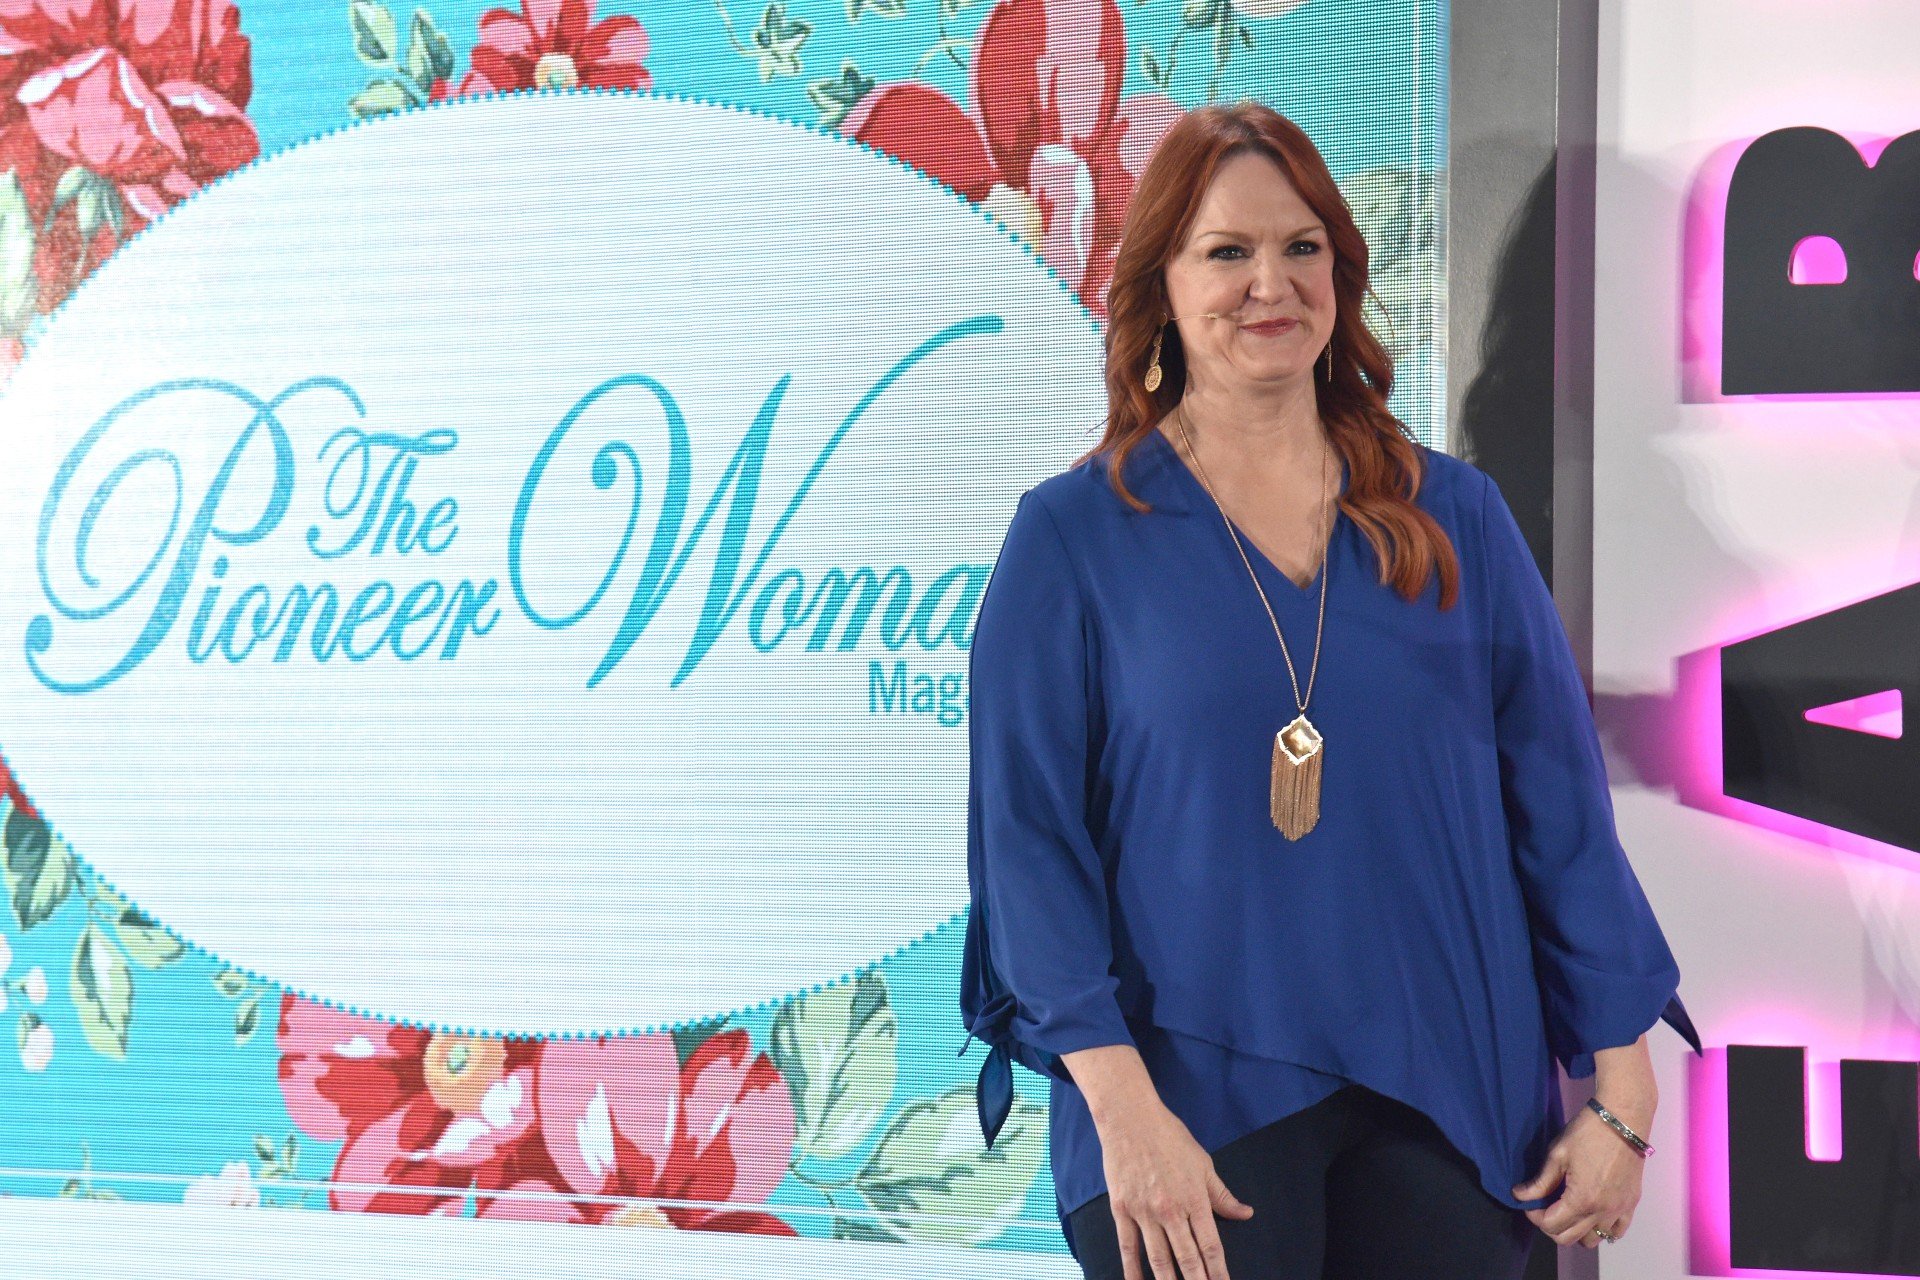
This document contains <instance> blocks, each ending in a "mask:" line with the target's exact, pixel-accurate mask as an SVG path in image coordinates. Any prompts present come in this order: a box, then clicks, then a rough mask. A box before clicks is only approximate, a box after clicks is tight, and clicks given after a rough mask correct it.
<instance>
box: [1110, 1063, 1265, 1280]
mask: <svg viewBox="0 0 1920 1280" xmlns="http://www.w3.org/2000/svg"><path fill="white" fill-rule="evenodd" d="M1099 1135H1100V1150H1101V1157H1102V1161H1103V1163H1104V1165H1105V1167H1106V1174H1107V1196H1108V1199H1109V1201H1110V1202H1111V1205H1112V1208H1113V1222H1114V1226H1115V1228H1116V1229H1117V1230H1118V1231H1119V1234H1120V1261H1121V1265H1122V1268H1123V1269H1124V1273H1125V1276H1126V1280H1147V1277H1148V1276H1149V1275H1151V1276H1152V1278H1153V1280H1229V1277H1228V1275H1227V1259H1226V1251H1225V1250H1224V1249H1222V1248H1221V1246H1220V1231H1219V1229H1218V1227H1216V1226H1215V1225H1214V1221H1213V1216H1214V1214H1216V1213H1218V1214H1221V1215H1223V1216H1225V1217H1229V1218H1235V1219H1239V1220H1241V1221H1244V1220H1246V1219H1247V1218H1251V1217H1252V1216H1253V1206H1252V1205H1248V1204H1243V1203H1241V1202H1240V1201H1239V1200H1237V1199H1235V1198H1234V1195H1233V1193H1232V1192H1231V1191H1229V1190H1228V1189H1227V1185H1226V1184H1225V1183H1224V1182H1222V1181H1221V1180H1220V1175H1219V1174H1218V1173H1216V1172H1215V1171H1214V1167H1213V1157H1212V1156H1211V1155H1209V1154H1208V1153H1207V1149H1206V1148H1205V1147H1203V1146H1201V1145H1200V1144H1199V1142H1198V1141H1196V1140H1195V1139H1194V1136H1193V1134H1192V1132H1191V1131H1189V1130H1188V1128H1187V1126H1186V1125H1185V1124H1183V1123H1181V1120H1180V1117H1178V1116H1176V1115H1174V1114H1173V1112H1172V1111H1170V1110H1168V1109H1167V1106H1166V1104H1165V1103H1163V1102H1160V1101H1159V1100H1158V1099H1154V1100H1152V1101H1150V1102H1143V1103H1142V1104H1141V1105H1138V1106H1134V1107H1130V1108H1128V1109H1126V1110H1124V1111H1122V1112H1120V1113H1119V1114H1116V1115H1114V1116H1112V1117H1110V1118H1108V1120H1107V1122H1106V1123H1105V1124H1103V1125H1100V1126H1099ZM1143 1253H1144V1254H1145V1255H1146V1258H1147V1262H1148V1264H1150V1265H1151V1267H1152V1270H1151V1272H1148V1271H1146V1270H1143V1269H1142V1266H1141V1255H1142V1254H1143ZM1176 1263H1178V1266H1179V1269H1178V1270H1175V1264H1176Z"/></svg>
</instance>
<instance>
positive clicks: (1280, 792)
mask: <svg viewBox="0 0 1920 1280" xmlns="http://www.w3.org/2000/svg"><path fill="white" fill-rule="evenodd" d="M1326 754H1327V753H1326V744H1325V742H1324V741H1323V740H1322V739H1321V737H1320V731H1319V730H1318V729H1315V728H1314V727H1313V722H1312V721H1310V720H1308V719H1307V717H1306V714H1305V713H1304V712H1303V713H1301V714H1300V715H1299V716H1296V717H1295V718H1294V720H1293V722H1292V723H1290V724H1288V725H1287V727H1286V728H1284V729H1282V730H1280V732H1278V733H1276V734H1274V735H1273V791H1272V796H1271V798H1270V800H1269V807H1270V809H1271V812H1272V816H1273V825H1274V826H1276V827H1278V828H1280V834H1281V835H1283V836H1285V837H1286V838H1287V839H1289V840H1298V839H1299V838H1300V837H1301V836H1303V835H1305V834H1307V832H1309V831H1311V830H1313V828H1314V826H1315V824H1317V823H1318V822H1319V821H1320V766H1321V763H1322V761H1323V760H1324V759H1325V758H1326Z"/></svg>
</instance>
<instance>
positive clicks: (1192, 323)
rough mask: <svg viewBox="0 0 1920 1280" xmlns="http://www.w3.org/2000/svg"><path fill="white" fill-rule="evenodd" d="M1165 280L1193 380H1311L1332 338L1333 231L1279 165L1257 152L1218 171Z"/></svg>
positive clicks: (1206, 383)
mask: <svg viewBox="0 0 1920 1280" xmlns="http://www.w3.org/2000/svg"><path fill="white" fill-rule="evenodd" d="M1166 286H1167V299H1168V301H1169V302H1170V303H1171V304H1172V305H1171V311H1172V314H1173V315H1174V316H1175V317H1179V319H1178V327H1179V331H1180V340H1181V342H1182V344H1183V347H1184V349H1185V351H1186V357H1187V377H1188V381H1189V385H1191V386H1199V387H1210V388H1211V387H1220V388H1223V389H1229V390H1232V389H1241V388H1244V387H1245V386H1246V384H1249V383H1259V384H1268V385H1271V384H1273V383H1284V382H1287V381H1289V380H1293V379H1302V378H1304V379H1308V380H1311V379H1312V378H1313V376H1314V362H1315V361H1316V360H1318V359H1320V358H1321V353H1322V352H1323V351H1324V350H1325V349H1326V345H1327V340H1328V339H1329V338H1330V337H1331V336H1332V334H1333V317H1334V296H1333V246H1332V242H1331V240H1330V239H1329V238H1328V236H1327V229H1326V227H1325V226H1324V225H1322V223H1321V221H1320V219H1319V217H1318V216H1317V215H1316V214H1315V213H1314V211H1313V209H1312V207H1311V206H1310V205H1308V204H1307V202H1306V201H1305V200H1303V199H1301V197H1300V193H1299V191H1297V190H1296V189H1295V188H1294V185H1293V183H1292V182H1290V181H1289V180H1288V179H1287V176H1286V174H1285V173H1283V172H1282V171H1281V169H1280V166H1279V165H1277V164H1275V163H1274V162H1273V161H1272V160H1270V159H1268V158H1267V157H1266V156H1264V155H1260V154H1259V153H1257V152H1242V153H1241V154H1239V155H1236V156H1233V157H1232V158H1231V159H1229V160H1227V161H1226V162H1225V163H1223V164H1222V165H1221V166H1220V168H1219V169H1218V170H1217V171H1216V172H1215V173H1214V177H1213V181H1212V183H1211V184H1209V185H1208V187H1207V190H1206V192H1205V194H1204V195H1202V197H1201V199H1200V207H1199V209H1198V210H1197V211H1196V213H1195V216H1194V220H1193V228H1192V230H1191V231H1190V232H1189V233H1188V235H1187V239H1186V241H1185V243H1183V244H1181V245H1178V246H1177V247H1176V248H1175V250H1174V253H1173V257H1172V259H1171V260H1170V261H1169V262H1168V263H1167V267H1166ZM1203 311H1212V312H1217V313H1220V314H1221V315H1223V316H1225V317H1226V318H1225V319H1206V318H1203V317H1201V316H1200V315H1199V314H1198V313H1199V312H1203Z"/></svg>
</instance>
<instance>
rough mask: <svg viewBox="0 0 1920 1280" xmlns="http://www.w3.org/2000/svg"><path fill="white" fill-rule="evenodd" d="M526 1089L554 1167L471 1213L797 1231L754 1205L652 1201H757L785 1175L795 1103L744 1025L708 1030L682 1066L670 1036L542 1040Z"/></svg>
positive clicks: (688, 1227)
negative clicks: (571, 1198) (512, 1194)
mask: <svg viewBox="0 0 1920 1280" xmlns="http://www.w3.org/2000/svg"><path fill="white" fill-rule="evenodd" d="M534 1097H535V1102H536V1106H537V1109H538V1112H539V1116H540V1136H541V1140H542V1142H543V1143H544V1145H545V1148H546V1154H547V1155H548V1156H549V1157H550V1158H551V1161H552V1169H551V1171H550V1175H549V1176H548V1177H546V1178H539V1177H531V1178H527V1179H524V1180H522V1181H520V1182H518V1183H516V1184H515V1185H514V1187H513V1190H514V1191H516V1192H532V1193H538V1194H539V1195H540V1196H542V1197H544V1198H541V1199H534V1198H531V1197H530V1198H528V1199H515V1198H501V1199H495V1200H493V1201H492V1202H491V1203H489V1204H487V1205H486V1207H484V1208H483V1209H482V1210H481V1216H483V1217H493V1218H522V1219H541V1220H545V1221H565V1222H589V1223H599V1224H604V1225H609V1226H653V1227H672V1228H678V1229H679V1230H682V1231H733V1232H745V1233H752V1234H757V1235H785V1236H791V1235H797V1234H798V1233H797V1232H796V1231H795V1230H794V1229H793V1228H792V1227H791V1226H789V1225H787V1224H786V1223H785V1222H782V1221H781V1220H780V1219H779V1218H777V1217H775V1216H773V1215H772V1214H770V1213H763V1212H760V1211H758V1210H752V1209H729V1210H713V1209H708V1208H692V1207H688V1206H685V1205H678V1204H662V1203H659V1202H660V1201H673V1200H697V1201H708V1202H733V1203H740V1202H742V1201H748V1202H753V1203H764V1202H765V1201H766V1199H767V1197H768V1196H769V1195H771V1194H772V1193H773V1190H774V1188H775V1187H777V1186H778V1185H779V1184H780V1181H781V1179H782V1178H784V1177H785V1176H786V1171H787V1165H788V1162H789V1160H790V1159H791V1158H792V1153H793V1143H794V1119H793V1101H792V1098H791V1097H790V1096H789V1094H788V1090H787V1084H786V1081H785V1080H784V1079H783V1078H782V1077H781V1075H780V1073H779V1071H778V1070H777V1069H776V1068H775V1067H774V1065H773V1062H772V1060H771V1059H769V1058H768V1057H767V1055H766V1054H764V1053H754V1052H753V1047H752V1044H751V1042H750V1041H749V1039H748V1036H747V1033H746V1032H745V1031H741V1030H738V1029H736V1030H730V1031H723V1032H721V1033H719V1034H718V1035H715V1036H713V1037H711V1038H709V1039H708V1040H706V1041H705V1042H704V1043H702V1044H701V1045H700V1047H699V1048H697V1049H696V1050H694V1052H693V1053H692V1055H690V1056H689V1057H688V1059H687V1062H686V1065H685V1066H681V1065H680V1063H679V1060H678V1055H677V1054H676V1052H675V1050H674V1043H673V1037H672V1036H668V1035H641V1036H622V1037H607V1038H600V1039H593V1040H558V1041H552V1042H549V1043H548V1044H547V1045H546V1046H545V1047H544V1048H543V1049H542V1051H541V1054H540V1061H539V1065H538V1067H537V1069H536V1072H535V1082H534ZM569 1194H574V1195H585V1196H594V1197H617V1200H616V1201H615V1202H613V1203H608V1202H606V1201H605V1200H600V1199H596V1200H593V1201H585V1202H582V1201H569V1200H568V1199H567V1198H566V1197H567V1196H568V1195H569Z"/></svg>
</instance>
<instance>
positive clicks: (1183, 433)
mask: <svg viewBox="0 0 1920 1280" xmlns="http://www.w3.org/2000/svg"><path fill="white" fill-rule="evenodd" d="M1173 411H1174V413H1175V414H1177V415H1178V422H1177V425H1178V426H1179V428H1180V438H1181V439H1182V440H1184V441H1185V442H1186V445H1187V452H1188V453H1190V454H1192V455H1193V468H1194V473H1195V474H1196V475H1198V476H1199V477H1200V485H1201V487H1202V488H1204V489H1205V490H1206V491H1207V496H1208V497H1209V498H1212V499H1213V505H1214V507H1215V508H1216V509H1217V510H1218V511H1219V512H1220V519H1221V520H1222V521H1223V522H1224V523H1225V524H1226V526H1227V535H1228V536H1229V537H1231V538H1232V539H1233V547H1234V550H1236V551H1238V552H1239V553H1240V563H1242V564H1244V565H1246V566H1247V576H1248V577H1249V578H1252V579H1253V589H1254V590H1255V591H1258V592H1259V593H1260V604H1261V606H1262V607H1263V608H1265V609H1266V611H1267V621H1268V622H1271V623H1272V624H1273V634H1274V637H1275V638H1276V639H1278V640H1279V641H1280V656H1281V657H1283V658H1285V659H1286V660H1287V679H1288V680H1289V681H1291V682H1292V684H1293V703H1294V706H1296V707H1298V708H1299V710H1300V714H1301V715H1305V714H1306V713H1307V703H1309V702H1311V701H1312V700H1313V682H1314V679H1315V678H1316V677H1317V676H1318V675H1319V674H1320V635H1321V632H1322V630H1323V628H1324V627H1325V624H1326V620H1327V561H1328V560H1329V559H1330V558H1331V557H1330V552H1331V549H1332V548H1331V538H1332V521H1331V520H1329V519H1328V512H1329V510H1330V508H1331V507H1332V502H1331V500H1330V499H1329V498H1328V497H1327V490H1328V489H1329V488H1330V487H1331V485H1330V484H1329V483H1328V480H1327V473H1328V466H1327V463H1328V460H1329V453H1330V451H1323V452H1322V453H1321V455H1320V493H1321V512H1320V516H1321V518H1320V521H1319V525H1320V527H1321V529H1322V530H1323V532H1322V533H1321V537H1320V548H1321V549H1320V616H1319V617H1318V618H1317V619H1316V620H1315V621H1314V624H1313V665H1312V666H1311V667H1310V668H1308V671H1307V696H1306V697H1304V698H1302V697H1301V696H1300V677H1299V676H1298V675H1296V674H1295V673H1294V669H1293V654H1292V653H1290V652H1288V650H1287V638H1286V636H1284V635H1282V634H1281V632H1280V620H1279V619H1278V618H1276V617H1274V615H1273V605H1272V604H1271V603H1270V602H1269V601H1268V600H1267V592H1266V588H1264V587H1262V586H1261V585H1260V575H1259V574H1257V573H1255V572H1254V571H1253V561H1252V560H1250V559H1248V558H1247V549H1246V548H1245V547H1244V546H1242V545H1241V544H1240V534H1239V531H1238V530H1236V529H1235V528H1234V527H1233V521H1232V520H1230V519H1228V517H1227V509H1226V508H1225V507H1223V506H1221V505H1220V497H1219V495H1218V494H1216V493H1214V491H1213V485H1212V484H1211V483H1209V482H1208V480H1207V471H1206V468H1205V467H1203V466H1201V465H1200V454H1199V453H1198V452H1197V451H1196V450H1195V449H1194V447H1193V439H1192V437H1191V436H1189V435H1188V434H1187V411H1186V406H1185V404H1184V403H1182V404H1177V405H1175V406H1174V408H1173ZM1324 445H1325V442H1324V440H1323V441H1322V447H1323V450H1324Z"/></svg>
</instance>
